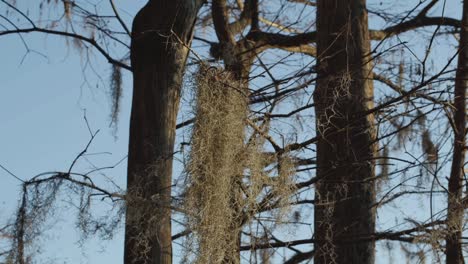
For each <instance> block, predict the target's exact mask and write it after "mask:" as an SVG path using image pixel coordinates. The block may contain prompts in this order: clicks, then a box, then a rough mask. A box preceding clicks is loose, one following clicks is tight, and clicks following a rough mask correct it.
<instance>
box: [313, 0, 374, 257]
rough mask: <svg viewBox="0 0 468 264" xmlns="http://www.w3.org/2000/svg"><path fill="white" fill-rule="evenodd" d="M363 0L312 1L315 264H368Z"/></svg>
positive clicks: (370, 198) (369, 173) (370, 172)
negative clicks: (314, 40)
mask: <svg viewBox="0 0 468 264" xmlns="http://www.w3.org/2000/svg"><path fill="white" fill-rule="evenodd" d="M369 51H370V40H369V31H368V22H367V11H366V1H365V0H334V1H329V0H319V1H318V6H317V54H318V59H317V61H318V65H317V66H318V67H317V70H318V81H317V87H316V91H315V93H314V100H315V105H316V107H315V110H316V115H317V124H316V128H317V134H318V136H319V137H320V139H319V141H318V143H317V162H318V168H317V176H318V177H319V178H320V180H319V182H318V183H317V186H316V194H315V195H316V200H315V201H316V204H315V206H316V207H315V239H316V240H317V242H316V243H315V252H316V253H315V258H314V263H315V264H325V263H338V264H342V263H355V264H358V263H359V264H366V263H367V264H371V263H374V251H375V244H374V242H372V241H370V242H356V241H354V242H353V240H356V239H357V238H358V237H362V236H366V235H369V234H372V233H373V232H374V229H375V210H374V209H373V208H372V204H374V201H375V183H374V179H373V177H374V161H373V157H374V153H375V145H374V139H375V132H374V125H373V121H374V120H373V116H372V115H368V116H364V115H363V112H365V111H366V110H368V109H370V108H372V107H373V101H372V100H373V85H372V81H371V79H372V73H371V63H370V61H369V60H370V56H369Z"/></svg>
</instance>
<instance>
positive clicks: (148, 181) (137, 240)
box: [124, 0, 202, 264]
mask: <svg viewBox="0 0 468 264" xmlns="http://www.w3.org/2000/svg"><path fill="white" fill-rule="evenodd" d="M201 2H202V1H201V0H192V1H188V0H151V1H149V2H148V3H147V4H146V6H144V7H143V8H142V9H141V10H140V12H139V13H138V14H137V16H136V17H135V19H134V22H133V29H132V44H131V61H132V69H133V87H134V88H133V102H132V112H131V121H130V143H129V154H128V182H127V187H128V195H127V215H126V230H125V254H124V260H125V261H124V263H126V264H130V263H138V264H146V263H154V264H156V263H158V264H159V263H162V264H169V263H172V246H171V244H172V241H171V209H170V206H171V176H172V159H173V157H172V156H173V149H174V139H175V126H176V117H177V111H178V106H179V99H180V90H181V85H182V77H183V73H184V68H185V63H186V59H187V56H188V51H189V50H188V45H190V42H191V40H192V35H193V27H194V23H195V19H196V17H197V13H198V10H199V9H200V7H201Z"/></svg>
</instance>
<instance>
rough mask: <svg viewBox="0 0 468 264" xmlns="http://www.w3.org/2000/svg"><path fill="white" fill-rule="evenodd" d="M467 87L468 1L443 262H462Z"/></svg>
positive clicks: (457, 76) (457, 86) (456, 85)
mask: <svg viewBox="0 0 468 264" xmlns="http://www.w3.org/2000/svg"><path fill="white" fill-rule="evenodd" d="M467 87H468V3H467V2H466V1H464V2H463V17H462V27H461V31H460V47H459V54H458V68H457V73H456V76H455V100H454V106H455V115H454V123H455V127H454V128H455V129H454V143H453V161H452V168H451V172H450V178H449V186H448V187H449V188H448V191H449V193H448V208H447V229H448V235H447V237H446V263H447V264H461V263H464V260H463V252H462V246H461V245H462V231H463V211H464V207H463V204H462V193H463V166H464V163H465V144H466V139H465V133H466V132H465V131H466V89H467Z"/></svg>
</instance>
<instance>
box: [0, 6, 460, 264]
mask: <svg viewBox="0 0 468 264" xmlns="http://www.w3.org/2000/svg"><path fill="white" fill-rule="evenodd" d="M18 2H22V3H18V5H19V6H20V7H21V4H24V3H27V5H28V6H30V12H31V14H35V13H34V12H38V10H37V5H38V4H37V2H36V1H18ZM116 2H117V5H118V6H119V8H120V9H121V10H125V12H122V15H123V17H124V19H125V20H126V21H127V22H128V23H127V24H128V25H129V26H130V25H131V22H130V21H131V18H132V17H133V15H134V14H135V13H136V11H137V10H138V9H139V8H140V7H141V6H142V5H143V4H144V3H145V1H141V0H139V1H131V3H130V1H116ZM384 2H385V1H384ZM449 2H451V3H448V9H447V13H448V14H450V15H451V16H454V17H457V18H459V17H460V12H459V11H460V10H459V9H458V8H457V7H458V6H460V5H459V4H458V3H459V2H460V1H453V2H452V1H449ZM454 2H457V3H456V4H454ZM106 4H107V2H106ZM103 6H106V5H104V4H103ZM436 10H438V11H440V9H436ZM0 13H2V14H4V13H5V5H2V4H0ZM23 37H24V39H25V40H26V43H27V44H28V46H29V47H30V48H31V49H33V50H36V51H38V52H40V53H42V54H43V55H40V54H37V53H35V52H29V53H26V49H25V47H24V46H23V44H22V42H21V40H20V39H19V37H18V36H17V35H10V36H2V37H1V38H0V58H1V63H0V89H1V91H2V93H1V96H0V120H1V122H2V129H1V130H0V149H1V151H0V165H2V166H4V167H6V168H7V169H8V170H10V171H11V172H13V173H14V174H15V175H17V176H18V177H20V178H22V179H29V178H31V177H32V176H34V175H36V174H38V173H42V172H45V171H55V170H57V171H64V170H68V167H69V166H70V163H71V162H72V161H73V159H74V158H75V157H76V155H78V153H79V152H81V151H82V150H83V148H84V146H85V145H86V144H87V142H88V141H89V139H90V136H89V132H88V129H87V127H86V123H85V121H84V119H83V116H84V113H85V112H86V116H87V118H88V121H89V124H90V126H91V128H92V129H93V130H97V129H100V133H99V134H98V136H97V137H96V139H95V141H94V143H93V144H92V145H91V148H90V150H89V152H90V153H101V154H97V155H90V156H87V160H81V162H80V163H79V164H78V166H77V167H76V168H77V170H87V169H90V168H92V167H93V166H97V167H100V166H109V165H113V164H115V163H116V162H118V161H119V160H121V159H122V158H123V157H125V156H126V153H127V144H128V120H129V113H130V100H131V76H130V75H129V74H128V73H127V72H126V71H123V72H124V82H123V87H124V96H123V100H122V108H121V109H122V111H121V113H120V120H121V121H120V123H119V126H118V130H117V133H116V137H114V134H113V129H112V128H110V127H109V121H110V118H109V116H110V97H109V86H108V80H109V76H110V72H111V68H110V65H109V64H107V63H106V61H105V60H104V59H103V58H102V57H101V56H100V55H99V54H97V53H96V52H95V53H94V57H93V58H91V59H92V60H93V67H94V68H95V70H96V72H97V73H99V76H97V75H95V74H94V73H93V71H92V70H91V69H90V68H88V70H87V71H86V72H84V73H83V71H82V70H83V67H84V66H85V65H86V61H85V60H83V57H82V56H81V54H80V53H79V52H77V51H76V50H74V48H73V46H72V45H67V43H66V41H65V40H64V39H63V38H60V37H54V36H45V35H43V34H40V33H32V34H23ZM436 52H440V53H448V52H449V50H446V51H443V50H440V51H436ZM450 52H451V51H450ZM44 55H45V57H44ZM100 78H102V80H101V79H100ZM102 152H105V153H102ZM125 172H126V161H124V162H123V163H121V164H120V165H119V166H117V167H116V168H115V169H112V170H109V171H106V175H107V176H109V177H111V178H112V179H113V180H114V181H115V182H116V183H117V184H119V185H120V186H121V187H122V188H124V187H125ZM96 177H97V181H99V180H100V179H99V177H101V176H99V175H96ZM0 179H1V181H0V182H1V184H0V219H1V220H2V221H3V222H5V221H6V220H7V219H8V218H10V217H11V216H12V212H14V209H15V208H16V206H17V201H18V199H19V198H20V197H19V194H20V186H21V182H19V181H18V180H16V179H14V178H13V177H11V176H10V175H8V174H7V173H6V172H4V171H3V170H0ZM67 207H70V205H68V204H67V203H61V209H60V210H62V211H63V213H61V214H57V218H55V220H57V223H55V224H54V225H53V229H51V231H49V232H46V234H45V236H44V237H43V238H42V240H43V241H41V243H38V244H42V245H43V246H42V249H41V250H42V251H43V252H44V253H43V254H42V253H41V254H39V256H40V257H41V259H40V260H39V261H38V262H39V263H46V262H49V261H53V262H54V263H121V262H122V259H123V235H122V232H118V233H117V234H116V236H115V238H114V239H113V240H112V241H109V242H103V241H100V240H94V239H90V240H89V241H87V242H86V243H85V244H84V248H80V244H79V243H77V241H79V232H78V231H77V230H75V229H74V220H70V219H74V218H75V215H73V210H70V209H67ZM392 220H393V219H389V220H388V221H392ZM383 222H385V220H384V221H383ZM49 224H50V223H49ZM0 245H1V243H0ZM178 254H180V252H179V251H177V250H176V251H175V255H176V259H177V255H178ZM380 256H385V254H383V255H380ZM175 263H177V262H175ZM378 263H384V262H383V260H382V262H380V261H379V262H378Z"/></svg>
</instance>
